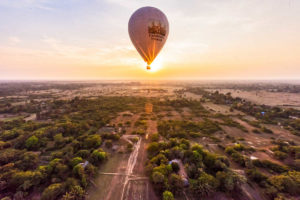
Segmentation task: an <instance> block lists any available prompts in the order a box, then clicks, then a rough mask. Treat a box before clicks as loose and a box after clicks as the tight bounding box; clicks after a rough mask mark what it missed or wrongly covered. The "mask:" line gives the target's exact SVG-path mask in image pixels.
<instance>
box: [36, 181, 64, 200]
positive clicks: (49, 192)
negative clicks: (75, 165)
mask: <svg viewBox="0 0 300 200" xmlns="http://www.w3.org/2000/svg"><path fill="white" fill-rule="evenodd" d="M63 192H64V187H63V185H62V184H61V183H55V184H51V185H49V186H48V187H47V188H46V189H45V190H44V191H43V193H42V198H41V200H55V199H58V197H59V196H60V195H61V194H62V193H63Z"/></svg>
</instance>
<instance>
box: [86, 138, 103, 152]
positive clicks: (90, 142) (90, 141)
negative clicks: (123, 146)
mask: <svg viewBox="0 0 300 200" xmlns="http://www.w3.org/2000/svg"><path fill="white" fill-rule="evenodd" d="M101 142H102V140H101V137H100V136H99V135H90V136H88V137H87V138H86V139H85V140H84V146H85V147H86V148H88V149H91V148H97V147H99V146H100V145H101Z"/></svg>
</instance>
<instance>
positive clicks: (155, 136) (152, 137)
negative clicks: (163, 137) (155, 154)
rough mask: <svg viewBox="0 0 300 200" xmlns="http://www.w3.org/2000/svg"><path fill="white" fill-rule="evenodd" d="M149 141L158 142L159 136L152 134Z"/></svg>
mask: <svg viewBox="0 0 300 200" xmlns="http://www.w3.org/2000/svg"><path fill="white" fill-rule="evenodd" d="M149 138H150V141H151V142H158V140H159V135H158V133H153V134H151V135H150V137H149Z"/></svg>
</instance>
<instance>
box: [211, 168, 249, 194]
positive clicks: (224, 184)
mask: <svg viewBox="0 0 300 200" xmlns="http://www.w3.org/2000/svg"><path fill="white" fill-rule="evenodd" d="M216 178H217V179H218V180H219V183H220V185H219V186H220V187H219V189H220V190H221V191H224V192H228V191H233V190H235V189H238V188H239V187H240V185H241V184H242V183H244V182H245V181H246V180H245V178H244V177H242V176H241V175H239V174H237V173H236V172H233V171H226V172H225V171H223V172H221V171H219V172H217V174H216Z"/></svg>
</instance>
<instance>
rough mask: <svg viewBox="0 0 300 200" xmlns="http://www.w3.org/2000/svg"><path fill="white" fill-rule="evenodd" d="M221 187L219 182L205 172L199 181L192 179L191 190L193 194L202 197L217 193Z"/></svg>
mask: <svg viewBox="0 0 300 200" xmlns="http://www.w3.org/2000/svg"><path fill="white" fill-rule="evenodd" d="M218 186H219V181H218V180H217V179H216V178H215V177H213V176H212V175H209V174H207V173H205V172H203V173H202V174H201V175H200V176H199V178H198V179H196V180H194V179H190V189H191V190H192V192H193V193H195V194H199V195H201V196H207V195H209V194H210V193H212V192H214V191H216V189H217V187H218Z"/></svg>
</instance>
